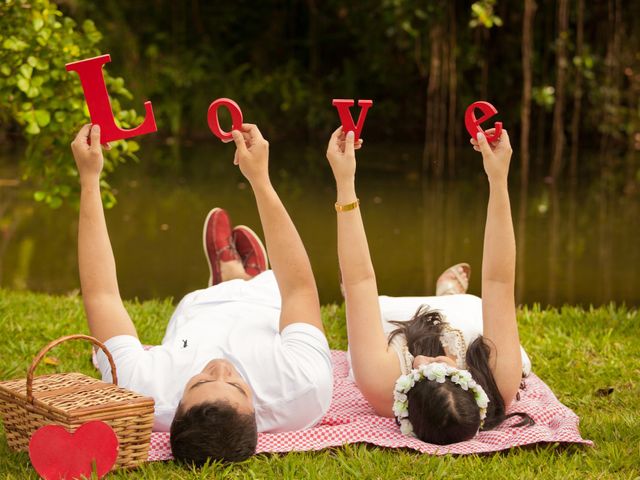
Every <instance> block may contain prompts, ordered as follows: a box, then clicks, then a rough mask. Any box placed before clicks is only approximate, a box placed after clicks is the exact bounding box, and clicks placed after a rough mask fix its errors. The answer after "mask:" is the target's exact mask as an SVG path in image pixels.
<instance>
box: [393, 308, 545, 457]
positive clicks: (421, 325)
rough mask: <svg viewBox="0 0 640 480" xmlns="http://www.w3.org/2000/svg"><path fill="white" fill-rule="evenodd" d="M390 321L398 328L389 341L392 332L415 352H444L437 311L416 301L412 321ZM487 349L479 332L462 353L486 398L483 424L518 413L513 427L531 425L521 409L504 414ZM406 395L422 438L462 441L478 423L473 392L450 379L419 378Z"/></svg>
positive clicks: (435, 354)
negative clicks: (432, 380) (487, 401)
mask: <svg viewBox="0 0 640 480" xmlns="http://www.w3.org/2000/svg"><path fill="white" fill-rule="evenodd" d="M391 323H393V324H394V325H396V326H397V327H398V328H396V329H395V330H394V331H393V332H391V334H390V335H389V342H391V340H392V339H393V337H395V336H396V335H404V336H405V338H406V339H407V347H408V349H409V352H411V354H412V355H413V356H414V357H417V356H418V355H425V356H427V357H438V356H441V355H446V353H445V351H444V348H443V347H442V343H441V342H440V336H441V335H442V333H443V332H442V329H443V324H445V323H446V321H445V320H444V319H443V317H442V315H441V314H440V312H438V311H437V310H430V309H429V307H427V306H421V307H420V308H419V309H418V310H417V311H416V313H415V314H414V316H413V318H412V319H411V320H409V321H406V322H402V321H400V322H391ZM489 354H490V348H489V346H488V345H487V344H486V342H485V340H484V338H483V337H482V335H481V336H479V337H478V338H477V339H475V340H474V341H473V343H471V345H469V346H468V347H467V354H466V357H465V361H466V363H467V369H468V370H469V372H470V373H471V376H472V377H473V379H474V380H475V381H476V382H477V383H478V384H480V386H481V387H482V388H483V389H484V391H485V393H486V394H487V396H488V397H489V405H488V406H487V416H486V418H485V420H484V424H483V426H482V429H483V430H491V429H492V428H495V427H497V426H498V425H500V424H501V423H502V422H503V421H504V420H505V419H507V418H509V417H512V416H520V417H521V418H522V421H521V422H519V423H517V424H516V425H514V426H515V427H520V426H524V425H533V419H531V417H530V416H529V415H527V414H525V413H517V412H516V413H511V414H509V415H505V405H504V401H503V400H502V396H501V395H500V392H499V390H498V386H497V385H496V382H495V380H494V378H493V374H492V373H491V369H490V368H489ZM407 399H408V402H409V421H410V422H411V425H412V426H413V431H414V433H415V434H416V436H417V437H418V438H419V439H420V440H422V441H424V442H428V443H435V444H438V445H447V444H450V443H456V442H462V441H464V440H468V439H470V438H472V437H473V436H474V435H475V434H476V432H477V431H478V428H479V427H480V409H479V408H478V404H477V403H476V401H475V398H474V397H473V393H472V392H471V391H469V390H463V389H462V388H460V386H458V385H456V384H454V383H453V382H451V381H445V382H444V383H438V382H429V381H421V382H418V383H416V384H415V386H414V387H413V388H412V389H411V390H409V393H407Z"/></svg>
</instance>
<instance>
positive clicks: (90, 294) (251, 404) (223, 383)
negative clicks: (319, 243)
mask: <svg viewBox="0 0 640 480" xmlns="http://www.w3.org/2000/svg"><path fill="white" fill-rule="evenodd" d="M88 140H90V143H89V141H88ZM233 140H234V142H235V144H236V152H235V157H234V164H236V165H238V166H239V167H240V171H241V172H242V174H243V175H244V176H245V177H246V178H247V180H248V181H249V183H250V184H251V187H252V189H253V192H254V195H255V198H256V203H257V206H258V212H259V214H260V220H261V223H262V227H263V230H264V234H265V240H266V244H267V250H268V253H269V257H270V259H271V266H272V270H266V263H267V261H266V252H265V251H264V249H263V247H262V244H261V243H260V240H259V239H258V238H257V236H255V234H254V233H253V232H252V231H251V230H250V229H248V228H247V227H237V228H236V229H233V231H232V229H231V224H230V221H229V218H228V216H227V214H226V212H224V210H222V209H214V210H212V211H211V212H210V214H209V216H208V217H207V220H206V221H205V231H204V242H205V253H206V254H207V257H208V260H209V265H210V270H211V278H210V284H213V286H211V287H210V288H207V289H204V290H198V291H196V292H193V293H190V294H188V295H187V296H186V297H185V298H184V299H183V300H182V301H181V302H180V304H179V305H178V307H177V308H176V311H175V312H174V314H173V316H172V318H171V320H170V322H169V325H168V327H167V331H166V334H165V338H164V340H163V342H162V344H161V345H159V346H156V347H153V348H151V349H150V350H147V351H145V350H144V349H143V347H142V345H141V343H140V341H139V340H138V336H137V332H136V329H135V327H134V325H133V323H132V321H131V319H130V317H129V315H128V313H127V311H126V310H125V308H124V305H123V303H122V300H121V298H120V293H119V290H118V283H117V278H116V267H115V260H114V257H113V252H112V249H111V244H110V242H109V235H108V233H107V226H106V222H105V217H104V212H103V208H102V202H101V197H100V186H99V177H100V172H101V170H102V166H103V157H102V150H101V148H100V127H99V126H98V125H94V126H93V127H92V126H91V125H85V126H84V127H83V128H82V129H81V130H80V132H79V133H78V135H77V137H76V139H75V140H74V141H73V143H72V145H71V146H72V150H73V154H74V157H75V160H76V164H77V167H78V171H79V174H80V182H81V197H80V220H79V227H78V230H79V233H78V262H79V267H80V283H81V286H82V294H83V300H84V306H85V311H86V313H87V321H88V324H89V330H90V331H91V334H92V335H93V336H95V337H96V338H98V340H100V341H102V342H104V343H105V344H106V345H107V347H108V348H109V350H110V352H111V353H112V355H113V357H114V360H115V362H116V366H117V369H118V379H119V384H120V385H121V386H123V387H125V388H129V389H131V390H134V391H136V392H139V393H141V394H144V395H148V396H151V397H153V398H154V400H155V419H154V420H155V421H154V430H160V431H167V430H169V429H170V431H171V447H172V449H173V454H174V457H175V458H176V459H178V460H181V461H185V462H189V463H194V464H196V465H201V464H203V463H204V462H206V461H207V459H209V458H210V459H213V460H222V461H240V460H243V459H245V458H247V457H249V456H251V455H252V454H253V453H254V452H255V447H256V443H257V432H279V431H288V430H298V429H303V428H307V427H310V426H312V425H314V424H315V423H316V422H317V421H318V420H320V418H321V417H322V415H323V414H324V413H325V412H326V410H327V409H328V407H329V403H330V401H331V393H332V386H333V376H332V368H331V360H330V352H329V346H328V344H327V340H326V338H325V336H324V332H323V327H322V321H321V318H320V305H319V299H318V292H317V289H316V285H315V280H314V278H313V273H312V271H311V265H310V263H309V259H308V257H307V254H306V251H305V249H304V246H303V244H302V241H301V239H300V236H299V235H298V232H297V231H296V229H295V227H294V225H293V222H292V221H291V219H290V217H289V215H288V214H287V212H286V210H285V208H284V206H283V204H282V202H281V201H280V199H279V198H278V195H277V193H276V192H275V190H274V189H273V187H272V185H271V182H270V180H269V173H268V157H269V144H268V142H267V141H266V140H265V139H264V138H263V137H262V135H261V133H260V131H259V130H258V128H257V127H256V126H255V125H249V124H244V125H243V126H242V130H241V131H237V130H235V131H233ZM238 250H240V253H238ZM264 270H266V271H264ZM98 364H99V367H100V370H101V372H102V376H103V379H104V381H111V371H110V368H109V365H108V362H107V361H106V358H105V357H104V354H102V353H99V354H98Z"/></svg>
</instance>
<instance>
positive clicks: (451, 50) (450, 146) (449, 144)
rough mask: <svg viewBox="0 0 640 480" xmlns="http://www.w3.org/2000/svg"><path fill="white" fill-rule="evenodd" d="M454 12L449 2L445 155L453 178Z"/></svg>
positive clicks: (454, 123)
mask: <svg viewBox="0 0 640 480" xmlns="http://www.w3.org/2000/svg"><path fill="white" fill-rule="evenodd" d="M456 47H457V39H456V10H455V3H454V2H449V121H448V122H447V123H448V125H447V153H448V161H447V163H448V164H449V177H453V176H454V175H455V171H456V132H457V131H458V129H457V128H456V125H457V122H458V118H457V117H456V113H457V108H456V103H457V93H458V92H457V91H458V71H457V68H456Z"/></svg>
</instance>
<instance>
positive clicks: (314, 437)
mask: <svg viewBox="0 0 640 480" xmlns="http://www.w3.org/2000/svg"><path fill="white" fill-rule="evenodd" d="M331 359H332V361H333V368H334V370H333V381H334V384H333V398H332V400H331V407H330V408H329V411H328V412H327V413H326V415H325V416H324V417H323V418H322V420H321V421H320V423H318V424H317V425H316V426H315V427H313V428H309V429H307V430H300V431H295V432H283V433H261V434H259V435H258V447H257V452H258V453H263V452H292V451H306V450H321V449H323V448H327V447H336V446H340V445H344V444H346V443H363V442H364V443H371V444H373V445H378V446H380V447H391V448H411V449H414V450H417V451H419V452H422V453H428V454H430V455H444V454H447V453H452V454H470V453H485V452H497V451H499V450H506V449H509V448H512V447H517V446H521V445H530V444H533V443H538V442H564V443H581V444H585V445H593V443H592V442H591V441H589V440H585V439H583V438H582V437H581V436H580V432H579V431H578V421H579V419H578V416H577V415H576V414H575V413H573V412H572V411H571V410H570V409H568V408H567V407H565V406H564V405H563V404H562V403H560V401H558V399H557V398H556V397H555V395H554V394H553V392H552V391H551V389H549V387H548V386H547V385H546V384H545V383H544V382H543V381H542V380H540V379H539V378H538V377H537V376H536V375H534V374H531V375H529V377H527V378H526V380H525V388H524V389H522V390H520V400H519V401H516V402H514V403H513V404H512V405H511V408H510V409H509V411H517V412H524V413H528V414H529V415H530V416H531V417H532V418H533V420H534V421H535V425H533V426H531V427H518V428H512V427H510V425H512V424H515V423H517V422H518V421H519V419H518V418H517V417H516V418H511V419H509V420H507V421H505V422H504V423H503V424H502V425H500V427H498V428H496V429H494V430H489V431H486V432H480V433H479V434H478V435H476V436H475V437H474V438H473V439H472V440H468V441H466V442H460V443H454V444H452V445H444V446H443V445H434V444H430V443H425V442H422V441H420V440H418V439H416V438H413V437H407V436H405V435H403V434H401V433H400V429H399V427H398V426H397V425H396V423H395V420H394V419H392V418H383V417H379V416H377V415H376V414H375V413H374V412H373V408H371V406H370V405H369V403H368V402H367V401H366V400H365V399H364V397H363V396H362V394H361V393H360V390H358V388H357V387H356V385H355V383H354V382H353V381H352V380H349V379H348V378H347V376H348V374H349V367H348V364H347V358H346V352H342V351H335V350H334V351H332V352H331ZM509 411H508V412H507V413H509ZM171 458H173V457H172V456H171V447H170V446H169V433H167V432H154V433H152V434H151V448H150V449H149V461H155V460H169V459H171Z"/></svg>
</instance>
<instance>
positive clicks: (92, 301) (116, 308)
mask: <svg viewBox="0 0 640 480" xmlns="http://www.w3.org/2000/svg"><path fill="white" fill-rule="evenodd" d="M89 134H90V138H91V145H89V143H88V141H87V139H88V136H89ZM71 149H72V151H73V156H74V158H75V160H76V165H77V166H78V172H79V173H80V184H81V193H80V218H79V222H78V265H79V269H80V285H81V288H82V297H83V301H84V308H85V311H86V313H87V322H88V324H89V330H90V331H91V335H93V336H94V337H96V338H97V339H98V340H100V341H102V342H104V341H106V340H108V339H109V338H111V337H114V336H116V335H133V336H137V333H136V329H135V327H134V325H133V322H132V321H131V318H130V317H129V314H128V313H127V311H126V309H125V308H124V305H123V303H122V300H121V298H120V291H119V289H118V279H117V276H116V263H115V259H114V257H113V251H112V248H111V243H110V241H109V233H108V232H107V223H106V221H105V217H104V210H103V207H102V198H101V196H100V172H101V171H102V166H103V163H104V159H103V156H102V149H101V146H100V127H99V126H97V125H94V126H93V128H92V127H91V126H90V125H85V126H84V127H82V129H81V130H80V132H79V133H78V135H77V136H76V138H75V140H74V141H73V143H72V144H71Z"/></svg>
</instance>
